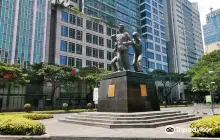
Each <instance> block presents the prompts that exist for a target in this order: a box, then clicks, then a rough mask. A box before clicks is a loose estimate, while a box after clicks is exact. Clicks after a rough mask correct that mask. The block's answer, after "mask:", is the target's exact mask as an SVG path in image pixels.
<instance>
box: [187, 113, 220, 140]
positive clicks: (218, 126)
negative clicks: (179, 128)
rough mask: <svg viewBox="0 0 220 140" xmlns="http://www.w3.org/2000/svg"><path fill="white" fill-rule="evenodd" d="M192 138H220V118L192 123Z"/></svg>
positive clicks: (212, 117)
mask: <svg viewBox="0 0 220 140" xmlns="http://www.w3.org/2000/svg"><path fill="white" fill-rule="evenodd" d="M190 128H191V129H192V132H191V133H192V136H195V137H219V136H220V116H211V117H205V118H203V119H200V120H197V121H193V122H191V123H190Z"/></svg>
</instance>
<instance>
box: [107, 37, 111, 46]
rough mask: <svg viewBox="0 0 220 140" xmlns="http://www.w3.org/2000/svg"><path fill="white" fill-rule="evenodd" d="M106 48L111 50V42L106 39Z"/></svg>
mask: <svg viewBox="0 0 220 140" xmlns="http://www.w3.org/2000/svg"><path fill="white" fill-rule="evenodd" d="M107 48H112V41H111V40H109V39H107Z"/></svg>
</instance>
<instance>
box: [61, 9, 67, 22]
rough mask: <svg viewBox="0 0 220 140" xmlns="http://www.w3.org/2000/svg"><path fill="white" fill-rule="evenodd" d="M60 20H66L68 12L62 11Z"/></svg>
mask: <svg viewBox="0 0 220 140" xmlns="http://www.w3.org/2000/svg"><path fill="white" fill-rule="evenodd" d="M62 21H64V22H68V13H67V12H64V11H62Z"/></svg>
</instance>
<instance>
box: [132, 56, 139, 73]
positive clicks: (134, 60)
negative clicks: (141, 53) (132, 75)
mask: <svg viewBox="0 0 220 140" xmlns="http://www.w3.org/2000/svg"><path fill="white" fill-rule="evenodd" d="M137 61H138V55H136V53H134V58H133V62H132V66H134V70H135V71H138V66H137Z"/></svg>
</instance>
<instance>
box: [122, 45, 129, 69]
mask: <svg viewBox="0 0 220 140" xmlns="http://www.w3.org/2000/svg"><path fill="white" fill-rule="evenodd" d="M122 64H123V67H124V69H125V70H129V66H130V64H129V59H128V49H127V50H123V51H122Z"/></svg>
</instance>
